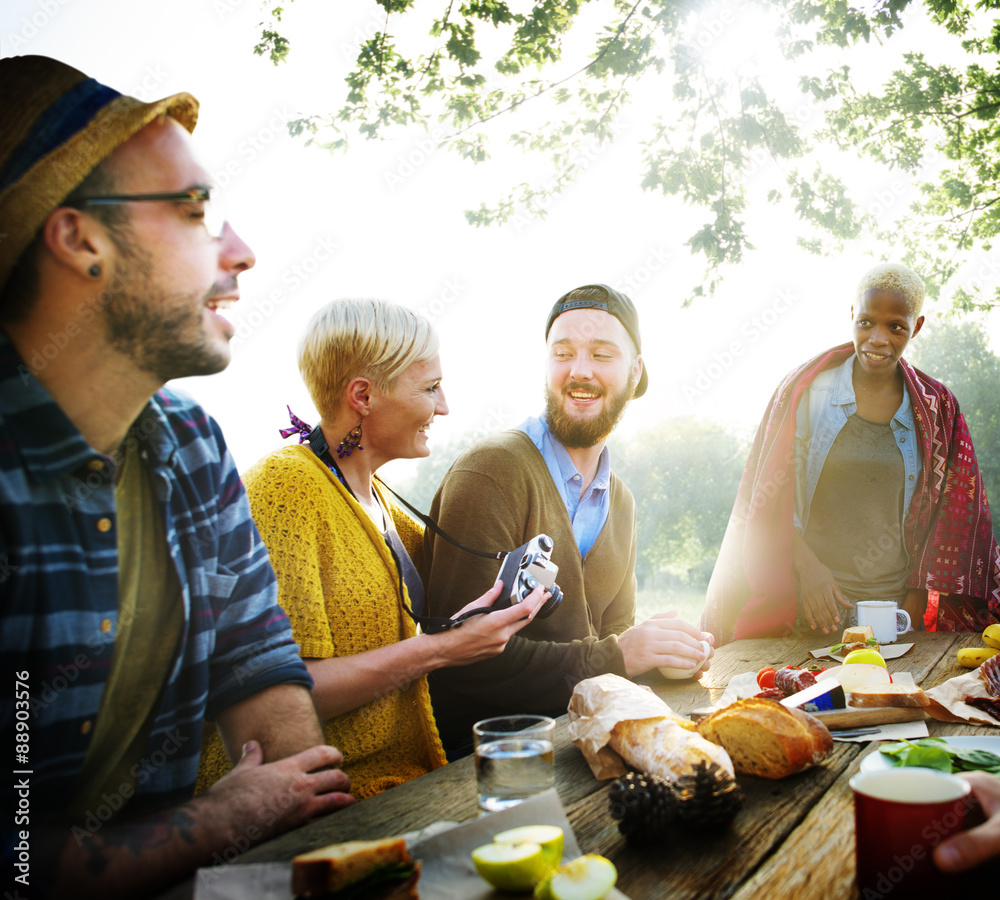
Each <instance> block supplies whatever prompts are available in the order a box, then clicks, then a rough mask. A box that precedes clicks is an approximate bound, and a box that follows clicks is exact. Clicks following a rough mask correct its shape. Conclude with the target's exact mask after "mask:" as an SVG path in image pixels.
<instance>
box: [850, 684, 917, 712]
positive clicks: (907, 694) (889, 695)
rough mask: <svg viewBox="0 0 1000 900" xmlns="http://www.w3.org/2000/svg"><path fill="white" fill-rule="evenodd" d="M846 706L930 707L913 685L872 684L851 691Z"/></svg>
mask: <svg viewBox="0 0 1000 900" xmlns="http://www.w3.org/2000/svg"><path fill="white" fill-rule="evenodd" d="M847 705H848V706H861V707H865V708H869V707H873V706H930V705H931V701H930V698H929V697H928V696H927V695H926V694H925V693H924V692H923V691H922V690H921V689H920V688H919V687H917V686H916V685H915V684H873V685H869V686H867V687H857V688H855V689H854V690H853V691H851V696H850V697H849V698H848V700H847Z"/></svg>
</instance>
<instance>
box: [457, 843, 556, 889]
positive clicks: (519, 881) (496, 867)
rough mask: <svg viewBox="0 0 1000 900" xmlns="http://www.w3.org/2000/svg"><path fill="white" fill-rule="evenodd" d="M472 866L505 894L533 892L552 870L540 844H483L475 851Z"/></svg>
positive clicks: (484, 878)
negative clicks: (507, 892)
mask: <svg viewBox="0 0 1000 900" xmlns="http://www.w3.org/2000/svg"><path fill="white" fill-rule="evenodd" d="M472 864H473V865H474V866H475V867H476V871H477V872H478V873H479V875H480V877H481V878H483V880H485V881H488V882H489V883H490V884H492V885H493V887H495V888H500V890H502V891H530V890H531V889H532V888H533V887H534V886H535V885H536V884H537V883H538V882H539V881H541V879H543V878H544V877H545V876H546V875H548V874H549V872H551V871H552V865H551V863H549V856H548V854H547V853H546V852H545V851H544V850H542V845H541V844H536V843H533V842H531V841H525V842H524V843H520V844H498V843H492V844H483V846H482V847H477V848H476V849H475V850H473V851H472Z"/></svg>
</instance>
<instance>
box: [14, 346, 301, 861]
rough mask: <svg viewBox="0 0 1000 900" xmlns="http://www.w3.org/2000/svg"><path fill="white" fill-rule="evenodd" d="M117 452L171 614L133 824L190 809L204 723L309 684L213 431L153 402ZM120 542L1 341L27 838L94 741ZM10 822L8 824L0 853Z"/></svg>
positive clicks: (102, 500)
mask: <svg viewBox="0 0 1000 900" xmlns="http://www.w3.org/2000/svg"><path fill="white" fill-rule="evenodd" d="M126 440H130V441H137V442H138V443H139V451H140V454H141V456H142V458H143V459H144V460H145V463H146V465H147V466H148V467H149V470H150V472H151V474H152V478H153V481H154V483H155V487H156V492H157V496H158V499H159V502H160V505H161V510H162V513H163V516H164V521H165V526H166V536H167V543H168V546H169V552H170V556H171V558H172V560H173V564H174V566H175V567H176V570H177V575H178V578H179V580H180V584H181V589H182V595H183V603H184V625H183V631H182V634H181V638H180V643H179V646H178V651H177V656H176V659H175V662H174V666H173V670H172V671H171V673H170V676H169V680H168V682H167V684H166V687H165V688H164V692H163V696H162V699H161V701H160V706H159V710H158V713H157V715H156V719H155V722H154V724H153V729H152V732H151V735H150V738H149V743H148V744H147V747H146V752H145V753H144V754H143V758H142V760H140V761H139V763H137V764H136V766H134V767H133V769H134V774H135V775H136V785H135V796H134V797H133V798H132V799H131V800H130V804H129V806H128V808H127V812H128V814H129V815H139V814H142V813H144V812H148V811H150V810H151V809H153V808H154V807H158V806H161V805H166V804H171V803H177V802H181V801H183V800H185V799H188V798H190V796H191V793H192V788H193V785H194V782H195V775H196V773H197V768H198V755H199V749H200V744H201V730H202V721H203V719H204V718H205V717H206V716H207V717H209V718H214V717H215V716H216V715H217V714H218V713H219V712H220V711H221V710H224V709H226V708H227V707H228V706H231V705H232V704H234V703H238V702H239V701H241V700H244V699H246V698H247V697H249V696H251V695H253V694H256V693H257V692H259V691H261V690H263V689H265V688H268V687H271V686H273V685H276V684H282V683H294V684H301V685H305V686H307V687H311V686H312V680H311V679H310V677H309V674H308V672H307V671H306V669H305V666H304V665H303V663H302V661H301V659H300V658H299V654H298V646H297V645H296V643H295V641H294V640H293V638H292V632H291V628H290V626H289V622H288V618H287V616H286V615H285V613H284V612H283V611H282V610H281V608H280V607H279V606H278V605H277V587H276V583H275V578H274V573H273V571H272V570H271V566H270V562H269V560H268V556H267V550H266V549H265V547H264V544H263V542H262V541H261V539H260V535H259V534H258V533H257V528H256V526H255V525H254V523H253V520H252V519H251V518H250V507H249V504H248V503H247V499H246V494H245V493H244V490H243V485H242V484H241V482H240V479H239V475H238V474H237V472H236V468H235V465H234V463H233V460H232V457H231V456H230V455H229V452H228V451H227V449H226V445H225V442H224V440H223V437H222V434H221V432H220V430H219V427H218V426H217V425H216V424H215V422H214V421H212V420H211V419H210V418H209V417H208V416H207V415H206V414H205V413H204V412H203V411H202V410H201V408H200V407H198V406H197V405H195V404H194V403H193V402H192V401H190V400H188V399H186V398H183V397H181V396H179V395H177V394H174V393H172V392H170V391H167V390H163V391H160V392H159V393H158V394H156V396H154V397H153V398H152V400H151V401H150V402H149V404H148V406H147V407H146V408H145V409H144V410H143V412H142V414H141V415H140V416H139V417H138V418H137V419H136V421H135V423H134V424H133V426H132V428H131V429H130V431H129V434H128V436H127V438H126ZM117 541H118V539H117V534H116V525H115V479H114V466H113V462H112V460H110V459H109V458H107V457H105V456H102V455H101V454H99V453H97V452H96V451H95V450H94V449H93V448H91V447H90V446H89V445H88V444H87V442H86V441H85V440H84V438H83V436H82V435H81V434H80V432H79V431H78V430H77V429H76V427H75V426H74V425H73V424H72V422H70V420H69V419H68V418H67V417H66V416H65V414H64V413H63V411H62V410H61V409H60V408H59V406H58V405H57V404H56V403H55V402H54V401H53V400H52V398H51V397H50V396H49V394H48V392H47V391H46V390H45V389H44V388H43V387H42V386H41V384H39V382H38V381H37V380H36V379H35V377H34V376H33V375H32V373H31V372H30V370H29V369H28V368H27V367H26V366H25V365H24V364H23V363H22V361H21V359H20V358H19V356H18V355H17V352H16V351H15V349H14V347H13V346H12V345H11V343H10V342H9V340H8V339H7V338H6V336H4V335H3V334H2V332H0V615H2V617H3V618H2V630H0V647H2V658H3V674H4V677H5V678H6V680H7V684H6V685H5V686H4V689H3V690H2V691H0V722H2V723H3V731H4V733H5V734H11V733H12V732H13V731H14V720H15V716H17V717H18V718H20V719H24V718H25V716H26V715H27V719H26V721H27V723H28V725H29V726H30V732H29V733H28V739H27V740H26V743H27V744H28V749H27V752H26V753H25V757H24V758H22V759H18V757H17V756H16V755H15V757H14V762H15V764H14V766H13V768H14V769H17V770H27V771H29V772H30V774H28V775H24V776H22V775H20V774H18V775H15V776H13V777H14V778H15V779H19V778H22V777H23V778H25V779H27V781H28V784H29V785H30V823H31V825H37V824H39V823H40V822H42V821H44V820H45V819H46V818H48V817H58V816H59V814H60V813H61V811H62V808H63V806H64V805H65V803H67V802H68V800H69V798H70V796H71V795H72V794H73V792H74V786H75V780H76V776H77V774H78V772H79V770H80V768H81V765H82V763H83V760H84V757H85V755H86V753H87V748H88V746H89V744H90V739H91V736H92V735H93V733H94V729H93V723H94V720H95V717H96V716H97V711H98V707H99V705H100V702H101V695H102V693H103V689H104V682H105V679H106V678H107V675H108V673H109V671H110V663H111V652H112V649H113V647H114V641H115V633H116V630H117V628H116V626H117V620H118V549H117ZM139 606H140V609H141V601H140V604H139ZM12 681H14V682H15V684H11V682H12ZM18 681H23V682H25V683H26V684H27V691H28V692H29V696H28V699H27V702H25V701H24V700H23V699H21V698H20V696H19V695H18V694H17V693H16V692H17V691H20V690H21V689H20V688H19V687H17V686H16V682H18ZM25 710H27V713H26V712H25ZM22 727H23V726H22ZM8 752H9V751H8ZM8 759H10V756H8ZM15 822H16V817H11V816H10V815H8V816H7V817H6V818H5V825H4V829H3V830H4V851H5V852H4V855H5V856H6V855H7V854H9V852H10V850H11V847H12V843H13V841H12V836H11V834H10V829H11V828H13V829H14V831H15V832H16V831H17V830H18V826H17V825H16V824H15ZM20 827H24V825H23V824H22V825H21V826H20Z"/></svg>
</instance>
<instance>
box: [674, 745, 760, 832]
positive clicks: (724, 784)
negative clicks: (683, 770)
mask: <svg viewBox="0 0 1000 900" xmlns="http://www.w3.org/2000/svg"><path fill="white" fill-rule="evenodd" d="M670 788H671V792H672V793H673V797H674V806H675V808H676V813H677V818H678V820H679V821H680V822H682V823H683V824H684V825H686V826H688V827H690V828H697V829H699V830H700V829H709V828H717V827H720V826H723V825H728V824H729V823H730V822H731V821H732V820H733V818H734V817H735V815H736V813H737V812H739V809H740V807H741V806H742V805H743V791H741V790H740V786H739V785H738V784H737V783H736V780H735V779H734V778H733V777H732V776H731V775H730V774H729V773H728V772H726V771H724V770H723V769H720V768H719V767H718V766H717V765H716V764H715V763H714V762H699V763H696V764H695V767H694V772H693V773H692V774H690V775H682V776H681V777H680V778H678V779H677V781H675V782H674V783H673V784H672V785H670Z"/></svg>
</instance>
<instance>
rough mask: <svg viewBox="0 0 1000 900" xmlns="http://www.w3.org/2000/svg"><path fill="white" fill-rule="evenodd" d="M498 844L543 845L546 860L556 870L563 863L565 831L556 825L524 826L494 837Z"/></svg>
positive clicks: (502, 832)
mask: <svg viewBox="0 0 1000 900" xmlns="http://www.w3.org/2000/svg"><path fill="white" fill-rule="evenodd" d="M493 841H494V843H497V844H523V843H525V842H529V843H532V844H539V845H541V848H542V852H543V853H544V854H545V858H546V859H547V860H548V861H549V864H550V866H551V867H552V868H553V869H554V868H555V867H556V866H558V865H559V863H561V862H562V855H563V830H562V829H561V828H558V827H557V826H555V825H523V826H522V827H520V828H511V829H510V830H509V831H501V832H500V833H499V834H497V835H494V837H493Z"/></svg>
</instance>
